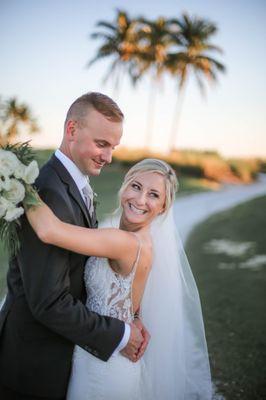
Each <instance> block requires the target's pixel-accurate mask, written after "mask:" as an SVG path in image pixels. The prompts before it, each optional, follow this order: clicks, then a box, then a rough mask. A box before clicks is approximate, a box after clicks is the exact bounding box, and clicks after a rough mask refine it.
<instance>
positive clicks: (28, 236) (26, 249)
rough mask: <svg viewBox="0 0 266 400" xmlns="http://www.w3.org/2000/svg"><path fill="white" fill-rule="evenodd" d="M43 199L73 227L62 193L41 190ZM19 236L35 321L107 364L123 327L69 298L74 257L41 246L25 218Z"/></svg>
mask: <svg viewBox="0 0 266 400" xmlns="http://www.w3.org/2000/svg"><path fill="white" fill-rule="evenodd" d="M40 195H41V197H42V199H43V200H44V201H45V202H46V203H47V204H48V205H49V206H50V207H51V208H52V210H53V211H54V212H55V214H56V215H57V216H58V217H59V218H60V219H62V220H65V221H67V222H72V223H73V218H74V217H75V216H74V215H71V210H70V208H69V205H67V203H66V201H65V199H64V197H63V195H62V194H60V192H59V191H58V192H57V191H54V190H51V189H46V190H40ZM72 213H73V210H72ZM20 236H21V251H20V252H19V255H18V262H19V267H20V270H21V275H22V280H23V286H24V290H25V295H26V298H27V301H28V304H29V307H30V309H31V312H32V314H33V316H34V318H35V319H36V320H38V321H39V322H40V323H41V324H43V325H45V326H46V327H47V328H49V329H50V330H52V331H54V332H56V333H57V334H59V335H61V336H63V337H65V338H66V339H68V340H70V341H71V342H73V343H75V344H78V345H79V346H81V347H83V348H84V349H85V350H87V351H88V352H90V353H92V354H93V355H95V356H96V357H99V358H101V359H103V360H107V359H108V358H109V357H110V355H111V354H112V353H113V351H114V350H115V349H116V348H117V346H118V345H119V343H120V341H121V339H122V337H123V334H124V329H125V325H124V323H123V322H122V321H119V320H117V319H114V318H109V317H104V316H100V315H98V314H96V313H93V312H90V311H89V310H88V309H87V308H86V307H85V305H84V304H83V303H81V302H80V301H79V300H77V299H75V298H73V296H72V295H71V294H70V279H69V262H70V258H71V257H75V254H73V253H70V252H68V251H66V250H63V249H60V248H57V247H55V246H51V245H46V244H44V243H42V242H41V241H40V240H39V239H38V238H37V236H36V234H35V232H34V231H33V230H32V228H31V226H30V225H29V223H28V221H27V220H26V218H24V219H23V225H22V231H21V235H20ZM78 259H79V257H78V256H77V260H78Z"/></svg>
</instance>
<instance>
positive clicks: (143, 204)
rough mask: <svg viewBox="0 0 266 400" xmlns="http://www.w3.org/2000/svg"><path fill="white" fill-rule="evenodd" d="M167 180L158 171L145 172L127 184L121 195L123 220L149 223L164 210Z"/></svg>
mask: <svg viewBox="0 0 266 400" xmlns="http://www.w3.org/2000/svg"><path fill="white" fill-rule="evenodd" d="M165 196H166V194H165V181H164V177H163V176H162V175H160V174H159V173H157V172H143V173H141V174H138V175H137V176H136V177H135V179H134V180H133V181H131V182H129V184H128V185H127V186H126V188H125V189H124V191H123V192H122V196H121V205H122V208H123V214H122V221H123V224H124V225H125V226H126V225H128V224H138V225H139V226H140V227H141V226H146V225H148V224H149V223H150V222H151V221H152V220H153V218H154V217H156V216H157V215H158V214H160V213H161V212H163V210H164V206H165Z"/></svg>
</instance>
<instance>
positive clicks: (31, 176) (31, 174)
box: [23, 160, 39, 185]
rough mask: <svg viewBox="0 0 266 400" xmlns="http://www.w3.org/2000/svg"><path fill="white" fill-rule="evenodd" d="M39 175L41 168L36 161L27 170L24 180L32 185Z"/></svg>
mask: <svg viewBox="0 0 266 400" xmlns="http://www.w3.org/2000/svg"><path fill="white" fill-rule="evenodd" d="M38 175H39V167H38V164H37V161H36V160H33V161H32V162H31V163H30V164H29V165H28V166H27V167H26V169H25V173H24V176H23V180H24V181H25V182H26V183H28V184H29V185H31V184H32V183H34V182H35V179H36V178H37V176H38Z"/></svg>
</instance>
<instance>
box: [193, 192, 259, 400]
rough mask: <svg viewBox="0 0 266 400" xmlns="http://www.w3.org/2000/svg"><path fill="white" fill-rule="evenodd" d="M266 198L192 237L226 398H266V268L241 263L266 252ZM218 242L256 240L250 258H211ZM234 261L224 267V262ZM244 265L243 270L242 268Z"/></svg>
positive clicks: (214, 220) (214, 362) (217, 375)
mask: <svg viewBox="0 0 266 400" xmlns="http://www.w3.org/2000/svg"><path fill="white" fill-rule="evenodd" d="M265 210H266V197H261V198H258V199H255V200H252V201H250V202H248V203H245V204H243V205H239V206H237V207H235V208H234V209H232V210H230V211H226V212H223V213H221V214H218V215H215V216H213V217H211V218H209V219H208V220H207V221H205V222H204V223H202V224H201V225H199V226H198V227H197V228H196V229H195V230H194V231H193V232H192V234H191V236H190V238H189V240H188V244H187V253H188V256H189V260H190V262H191V266H192V269H193V273H194V276H195V278H196V281H197V284H198V288H199V291H200V295H201V300H202V307H203V314H204V319H205V327H206V336H207V342H208V348H209V353H210V360H211V367H212V373H213V377H214V379H215V381H217V383H218V388H219V391H220V392H221V393H223V394H224V395H225V398H226V400H236V399H241V400H262V399H265V398H266V383H265V365H266V339H265V338H266V319H265V307H266V301H265V292H266V290H265V289H266V285H265V283H266V267H265V266H264V267H262V268H261V270H257V271H256V270H250V269H240V268H239V262H240V261H241V262H243V261H245V259H247V258H249V257H250V256H252V255H254V254H264V255H265V254H266V241H265V231H266V212H265ZM213 239H227V240H231V241H237V242H240V243H241V242H255V243H256V246H255V248H254V249H253V250H252V249H251V250H250V252H249V254H246V255H245V256H244V255H243V256H242V257H240V259H239V261H238V259H237V258H236V257H232V256H228V255H226V254H208V253H206V252H205V251H204V244H205V243H208V242H209V241H210V240H213ZM221 262H222V263H227V264H228V263H232V262H233V263H234V265H236V266H235V267H234V268H233V269H227V270H225V269H220V268H218V265H219V263H221ZM237 265H238V266H237Z"/></svg>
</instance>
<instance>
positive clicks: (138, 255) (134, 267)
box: [131, 232, 142, 275]
mask: <svg viewBox="0 0 266 400" xmlns="http://www.w3.org/2000/svg"><path fill="white" fill-rule="evenodd" d="M131 233H133V235H134V236H135V237H136V238H137V240H138V244H139V246H138V252H137V257H136V259H135V261H134V264H133V267H132V270H131V273H132V274H134V275H135V272H136V269H137V266H138V262H139V258H140V252H141V247H142V241H141V239H140V237H139V235H137V234H136V233H135V232H131Z"/></svg>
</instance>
